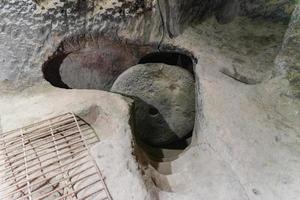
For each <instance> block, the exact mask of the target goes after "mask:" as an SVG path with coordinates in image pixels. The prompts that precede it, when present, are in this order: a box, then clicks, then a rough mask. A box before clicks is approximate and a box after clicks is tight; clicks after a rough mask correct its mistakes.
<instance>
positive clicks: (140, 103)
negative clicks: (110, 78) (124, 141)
mask: <svg viewBox="0 0 300 200" xmlns="http://www.w3.org/2000/svg"><path fill="white" fill-rule="evenodd" d="M111 91H112V92H115V93H120V94H123V95H126V96H130V97H132V98H134V99H135V126H136V127H135V128H136V131H137V134H138V136H139V138H140V139H141V140H142V141H144V142H145V143H147V144H150V145H154V146H158V145H166V144H170V143H172V142H174V141H176V140H178V139H181V138H183V137H184V136H186V135H187V134H189V133H190V132H191V131H192V129H193V126H194V118H195V85H194V78H193V75H192V74H191V73H190V72H189V71H187V70H185V69H183V68H180V67H177V66H171V65H166V64H161V63H148V64H140V65H136V66H133V67H131V68H129V69H128V70H126V71H125V72H123V73H122V74H121V75H120V76H119V77H118V78H117V80H116V81H115V82H114V84H113V86H112V89H111Z"/></svg>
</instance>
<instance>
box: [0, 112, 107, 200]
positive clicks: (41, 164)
mask: <svg viewBox="0 0 300 200" xmlns="http://www.w3.org/2000/svg"><path fill="white" fill-rule="evenodd" d="M96 142H98V138H97V135H96V134H95V132H94V131H93V129H92V128H91V127H90V126H89V125H88V124H86V123H85V122H84V121H83V120H81V119H80V118H78V117H76V116H75V115H74V114H73V113H67V114H63V115H60V116H57V117H54V118H51V119H48V120H45V121H42V122H39V123H36V124H33V125H30V126H27V127H24V128H21V129H18V130H14V131H10V132H6V133H2V134H0V178H1V180H0V199H1V200H5V199H10V200H11V199H13V200H25V199H26V200H40V199H47V200H54V199H55V200H56V199H57V200H62V199H64V200H71V199H72V200H73V199H76V200H77V199H84V200H89V199H97V200H101V199H103V200H104V199H107V200H111V197H110V194H109V192H108V190H107V187H106V185H105V182H104V179H103V177H102V174H101V172H100V170H99V169H98V167H97V165H96V163H95V161H94V159H93V158H92V156H91V155H90V153H89V149H88V148H89V147H90V146H91V145H93V144H94V143H96Z"/></svg>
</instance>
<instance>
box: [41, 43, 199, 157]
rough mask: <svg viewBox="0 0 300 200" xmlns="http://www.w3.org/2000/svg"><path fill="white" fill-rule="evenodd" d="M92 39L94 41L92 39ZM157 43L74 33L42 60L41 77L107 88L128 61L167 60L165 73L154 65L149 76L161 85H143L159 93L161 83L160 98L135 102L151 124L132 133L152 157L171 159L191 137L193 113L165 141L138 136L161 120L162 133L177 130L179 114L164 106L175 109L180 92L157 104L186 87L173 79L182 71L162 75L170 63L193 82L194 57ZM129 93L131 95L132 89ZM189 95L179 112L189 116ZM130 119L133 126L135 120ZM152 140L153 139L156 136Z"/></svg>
mask: <svg viewBox="0 0 300 200" xmlns="http://www.w3.org/2000/svg"><path fill="white" fill-rule="evenodd" d="M78 40H80V41H78ZM95 40H96V41H97V42H95ZM156 47H157V45H139V44H136V43H132V44H130V43H128V42H127V43H122V42H120V41H113V40H108V39H107V38H103V37H99V38H96V39H95V38H93V39H89V38H84V37H83V38H81V37H77V38H75V39H74V38H73V39H70V40H66V41H63V42H62V44H61V45H60V47H59V48H58V50H57V51H56V52H55V53H54V54H53V56H51V57H50V58H49V59H48V61H46V62H45V64H44V65H43V68H42V70H43V74H44V77H45V79H46V80H47V81H49V82H50V83H51V84H52V85H53V86H56V87H60V88H68V89H73V88H74V89H98V90H105V91H111V88H112V86H113V85H114V83H115V82H116V80H117V79H118V78H119V77H120V75H122V74H123V73H125V72H126V71H127V70H129V69H131V68H132V67H133V66H136V65H144V66H148V67H149V66H151V65H152V64H154V63H155V64H158V65H163V64H166V65H167V66H163V68H166V69H168V70H167V71H166V72H167V73H158V71H159V70H158V71H155V70H154V71H155V73H156V74H155V73H154V74H153V77H158V78H159V81H160V82H161V83H163V85H161V86H159V87H156V88H152V90H149V91H148V92H149V93H152V94H153V96H154V97H155V96H160V94H159V92H158V90H159V91H160V92H161V91H162V90H160V89H163V88H165V89H166V90H167V93H164V94H162V95H161V96H164V98H162V99H160V100H159V101H158V102H157V103H156V104H149V102H148V103H147V102H146V104H143V106H145V107H143V106H142V107H140V108H138V106H139V105H138V103H136V108H135V109H145V112H143V113H146V114H147V116H145V118H143V119H145V120H149V121H151V120H152V121H153V122H154V125H153V124H151V126H144V127H142V128H143V129H140V130H144V131H139V133H137V134H136V136H137V137H136V138H137V140H138V142H137V143H138V144H139V146H140V147H141V149H143V150H144V151H145V152H146V153H147V154H148V155H149V157H151V158H153V159H154V160H162V159H165V158H168V159H171V157H172V159H173V158H174V159H175V156H176V155H178V154H179V153H180V152H182V150H184V149H185V148H186V147H188V145H189V144H190V142H191V137H192V132H193V124H194V119H193V118H194V117H192V118H189V120H187V121H188V122H192V123H189V124H190V125H189V127H191V128H188V129H187V128H186V127H184V125H182V126H183V127H180V126H179V127H177V128H176V129H178V130H180V131H178V132H179V133H180V135H179V136H176V134H173V135H174V136H173V137H170V138H171V139H170V140H168V139H166V140H164V142H159V143H156V142H152V143H151V142H150V143H149V142H147V141H146V140H143V139H141V138H143V137H140V136H141V135H143V134H145V133H146V132H149V130H150V132H155V130H156V129H158V130H159V129H160V127H161V126H164V127H165V129H164V131H162V132H161V134H162V135H164V134H165V135H166V134H171V133H172V132H173V133H174V132H175V133H176V131H174V127H176V126H178V124H180V123H179V122H182V119H181V118H180V117H179V118H178V119H169V118H170V117H168V116H169V115H170V116H171V115H172V113H171V114H168V110H172V109H174V108H175V107H176V106H177V108H176V109H177V110H178V109H179V110H180V105H181V104H182V103H183V102H186V101H185V100H183V99H182V97H183V96H184V95H183V96H182V97H181V98H174V99H178V100H180V102H178V104H174V105H176V106H175V107H174V106H173V105H169V107H168V106H165V108H163V110H162V107H161V106H160V105H164V104H166V103H165V102H167V101H168V100H170V99H171V96H172V94H173V93H174V94H175V93H176V92H177V93H178V92H179V91H185V90H184V89H182V88H180V83H179V82H177V81H178V80H181V78H180V74H181V73H179V74H178V77H179V78H169V79H168V76H169V75H167V76H166V78H167V79H168V80H167V81H164V77H162V75H165V74H170V75H172V73H173V72H174V70H175V69H176V70H180V69H178V68H181V69H184V70H186V71H188V72H189V73H190V74H191V76H192V77H193V79H192V82H193V84H194V81H195V80H194V74H193V66H194V64H195V63H196V62H197V61H196V59H194V57H193V56H192V54H191V53H188V52H187V51H184V50H181V49H177V48H176V47H170V46H165V47H163V48H162V49H164V51H163V52H157V49H156ZM178 84H179V86H178ZM145 88H147V87H145ZM149 88H151V87H148V89H149ZM155 91H156V94H155ZM148 92H147V93H148ZM168 95H169V96H168ZM126 96H131V95H126ZM131 97H134V95H132V96H131ZM189 99H193V103H192V104H193V110H192V111H191V110H189V111H188V112H184V111H182V114H183V115H186V116H189V117H190V116H194V112H195V108H194V100H195V94H194V91H193V93H192V94H191V95H190V98H189ZM146 100H147V99H146ZM141 105H142V103H141ZM176 109H175V110H176ZM166 110H167V111H166ZM172 112H175V111H172ZM191 112H192V114H191ZM166 113H167V114H166ZM178 116H179V115H178ZM135 117H136V119H135V121H136V122H137V121H138V119H139V118H140V117H141V116H138V115H136V116H135ZM135 124H136V127H137V123H135ZM183 124H184V123H183ZM191 124H192V125H191ZM143 132H144V133H143ZM156 132H157V131H156ZM182 132H184V134H182ZM171 135H172V134H171ZM162 137H164V136H162ZM145 141H146V142H145ZM152 141H155V139H153V140H152Z"/></svg>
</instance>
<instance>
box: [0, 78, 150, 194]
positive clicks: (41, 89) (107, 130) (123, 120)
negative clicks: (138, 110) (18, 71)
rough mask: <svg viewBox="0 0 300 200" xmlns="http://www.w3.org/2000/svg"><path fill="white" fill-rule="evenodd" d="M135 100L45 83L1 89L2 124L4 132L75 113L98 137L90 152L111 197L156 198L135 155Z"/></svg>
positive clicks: (0, 109) (0, 117) (0, 116)
mask: <svg viewBox="0 0 300 200" xmlns="http://www.w3.org/2000/svg"><path fill="white" fill-rule="evenodd" d="M131 104H132V100H130V99H128V98H124V97H122V96H120V95H117V94H111V93H107V92H102V91H91V90H89V91H88V90H63V89H59V88H54V87H52V86H50V85H49V84H45V83H43V84H41V85H39V86H35V87H31V88H28V89H26V90H24V91H22V92H12V91H11V92H8V93H5V92H3V91H2V92H1V97H0V113H1V115H0V119H1V121H0V123H1V124H0V125H1V126H0V127H1V132H2V131H3V132H6V131H10V130H13V129H16V128H21V127H23V126H26V125H30V124H32V123H34V122H39V121H41V120H43V119H48V118H49V117H55V116H57V115H59V114H63V113H67V112H74V113H75V114H76V115H78V116H79V117H81V118H83V119H84V120H85V121H86V122H87V123H89V124H90V125H91V126H92V127H93V128H94V130H95V132H96V134H97V135H98V137H99V139H100V142H99V143H97V144H96V145H95V146H93V147H92V149H91V153H92V155H93V157H94V159H95V160H96V162H97V163H98V165H99V168H100V170H101V171H102V173H103V175H104V176H105V182H106V184H107V186H108V188H109V191H110V193H111V195H112V198H113V199H116V200H124V199H135V200H141V199H145V200H150V199H155V196H154V197H153V194H151V192H148V189H147V187H146V186H145V183H144V182H143V178H142V175H141V173H140V171H139V167H138V164H137V162H136V160H135V158H134V157H133V156H132V154H133V152H134V149H133V147H132V134H131V127H130V126H129V121H130V118H131V116H130V106H131ZM12 110H13V111H14V112H11V111H12ZM15 113H18V114H17V115H15ZM112 166H118V167H116V168H115V167H112ZM128 183H130V184H128ZM133 194H134V195H133ZM0 198H1V197H0ZM1 199H2V198H1Z"/></svg>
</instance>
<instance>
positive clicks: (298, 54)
mask: <svg viewBox="0 0 300 200" xmlns="http://www.w3.org/2000/svg"><path fill="white" fill-rule="evenodd" d="M299 42H300V4H298V5H297V6H296V9H295V11H294V13H293V16H292V19H291V22H290V25H289V28H288V30H287V32H286V34H285V38H284V43H283V46H282V49H281V52H280V54H279V55H278V57H277V60H276V64H277V69H278V72H279V74H281V75H283V76H285V78H286V79H287V80H288V81H289V86H290V87H289V88H290V89H288V91H286V92H285V94H284V95H287V96H290V97H296V98H300V48H299V46H298V44H299Z"/></svg>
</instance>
